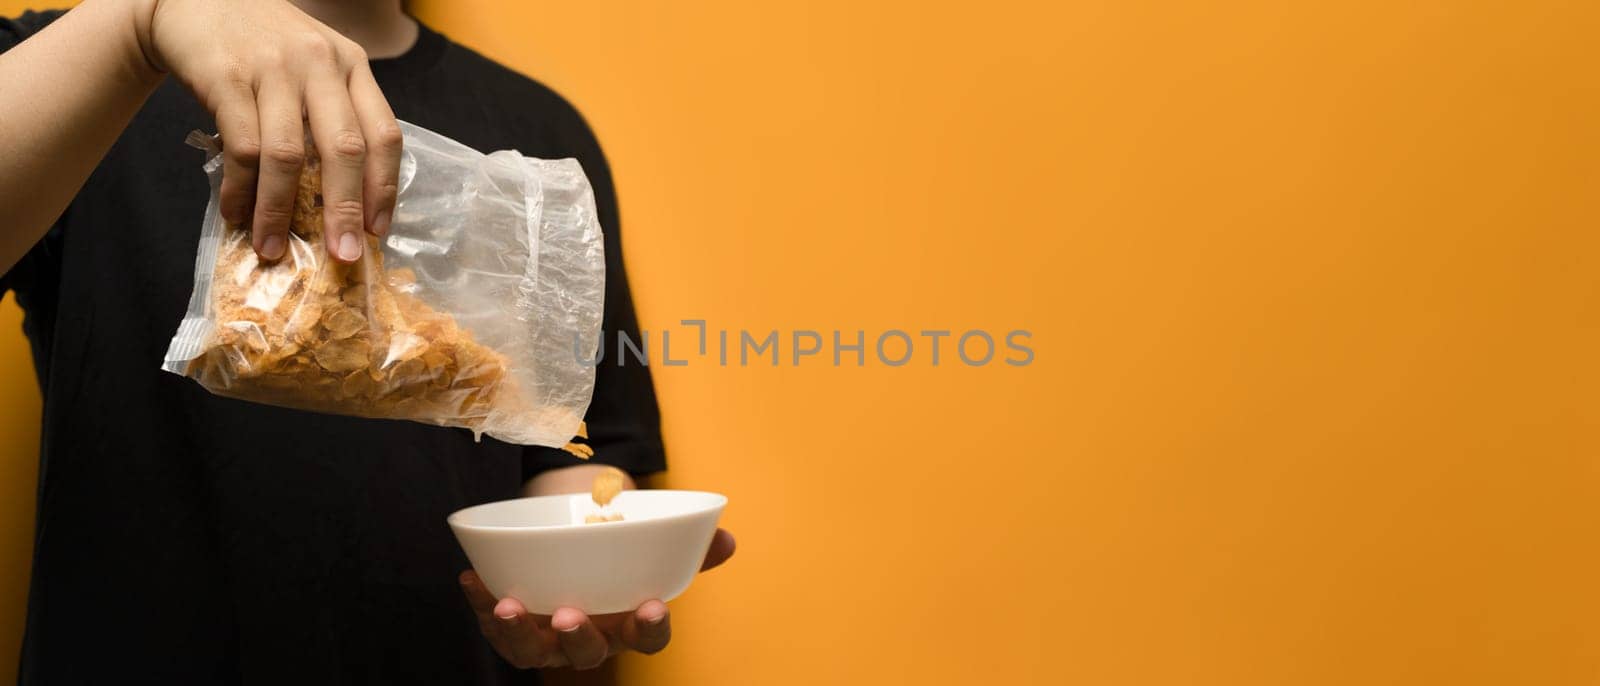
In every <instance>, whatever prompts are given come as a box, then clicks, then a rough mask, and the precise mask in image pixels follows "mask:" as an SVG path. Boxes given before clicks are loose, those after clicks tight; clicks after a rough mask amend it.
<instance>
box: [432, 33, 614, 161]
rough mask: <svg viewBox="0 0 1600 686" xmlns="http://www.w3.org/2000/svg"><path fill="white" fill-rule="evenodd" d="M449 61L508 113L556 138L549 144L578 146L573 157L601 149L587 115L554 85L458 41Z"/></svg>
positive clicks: (447, 56)
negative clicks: (472, 79)
mask: <svg viewBox="0 0 1600 686" xmlns="http://www.w3.org/2000/svg"><path fill="white" fill-rule="evenodd" d="M445 59H446V60H447V61H448V64H447V67H448V68H449V69H450V70H451V71H453V72H455V73H459V74H463V75H471V76H472V77H473V78H474V79H475V83H474V88H475V89H479V90H480V92H481V94H482V95H485V96H488V97H490V98H492V99H493V100H495V101H496V104H497V105H498V106H499V107H501V108H504V111H507V112H511V113H515V115H516V116H517V117H518V118H519V119H523V120H525V121H526V123H527V124H528V125H529V126H530V127H531V128H533V129H535V130H540V131H543V132H544V134H545V136H548V137H550V138H551V139H552V140H548V141H546V142H547V143H556V144H562V145H561V147H569V146H571V147H574V148H576V149H575V150H573V153H572V154H577V153H579V152H585V153H587V152H589V150H588V149H589V148H598V147H599V146H598V143H597V142H596V141H595V136H594V132H593V131H592V130H591V129H590V127H589V124H588V122H587V121H586V120H585V119H584V117H583V114H582V113H581V112H579V111H578V108H577V107H576V106H574V105H573V104H572V102H571V101H570V100H568V99H567V98H566V97H564V96H562V95H561V94H560V93H558V92H556V90H555V89H553V88H551V87H550V86H548V85H546V84H544V83H543V82H541V81H539V80H537V79H534V78H531V77H529V76H527V75H524V74H522V73H520V72H518V71H516V70H514V69H512V68H510V67H507V66H505V65H503V64H500V63H499V62H496V61H494V60H492V59H489V58H488V57H485V56H484V55H482V54H480V53H478V52H477V51H475V50H473V49H471V48H468V47H466V46H464V45H461V44H460V43H456V42H454V41H452V42H451V43H450V49H449V50H448V51H447V54H446V56H445Z"/></svg>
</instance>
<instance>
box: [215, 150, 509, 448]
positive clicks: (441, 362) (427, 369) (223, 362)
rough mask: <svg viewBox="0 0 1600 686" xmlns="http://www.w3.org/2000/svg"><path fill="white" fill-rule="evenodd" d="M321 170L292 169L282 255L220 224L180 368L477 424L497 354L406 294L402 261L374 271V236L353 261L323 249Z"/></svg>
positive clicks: (232, 381)
mask: <svg viewBox="0 0 1600 686" xmlns="http://www.w3.org/2000/svg"><path fill="white" fill-rule="evenodd" d="M321 178H322V175H321V173H320V171H319V164H318V162H317V161H316V160H312V161H310V162H308V163H307V164H306V166H305V168H304V169H303V170H302V171H301V173H300V187H299V190H298V192H297V193H296V197H295V205H294V213H293V216H292V218H291V220H290V224H289V231H290V235H289V236H288V237H287V238H288V240H289V250H288V251H286V254H285V255H284V257H283V258H282V259H280V260H277V261H276V262H262V261H260V260H259V259H258V258H257V257H256V253H255V250H254V249H253V248H252V246H251V241H250V227H249V225H248V224H246V225H240V226H229V227H228V233H227V235H226V236H225V238H224V240H223V241H222V242H221V244H220V245H219V246H218V249H217V261H216V267H215V271H214V272H213V274H214V275H215V276H214V280H213V282H212V287H211V294H210V302H209V303H208V307H209V314H210V316H211V319H212V320H213V321H215V322H218V325H217V326H216V328H215V330H214V333H213V334H212V337H211V340H209V341H207V344H206V346H205V348H204V352H202V353H201V354H200V355H199V356H197V357H195V358H194V359H193V360H192V361H190V362H189V367H188V370H187V373H188V375H189V376H192V377H194V378H195V379H196V380H198V381H199V382H200V383H201V384H203V385H205V386H206V387H208V388H214V389H217V390H219V391H223V392H225V393H226V394H227V395H231V396H234V397H240V398H244V399H247V400H254V401H258V402H264V403H269V404H276V405H284V406H289V407H298V408H303V409H309V410H317V411H325V412H333V413H338V414H351V415H359V416H366V417H387V418H395V419H417V420H421V421H426V422H430V423H435V424H449V425H456V426H465V427H467V428H470V429H473V430H474V431H478V430H480V429H481V427H482V424H483V422H484V419H485V418H486V417H488V416H489V413H490V410H491V408H492V407H493V405H494V404H495V402H496V399H497V398H498V397H500V396H502V395H514V394H511V393H510V392H509V391H508V390H507V387H508V386H509V384H510V380H509V378H508V376H507V369H508V368H509V364H508V362H507V360H506V358H505V357H504V356H502V355H501V354H499V353H498V352H496V351H494V350H492V349H490V348H488V347H486V346H484V345H482V344H480V343H478V342H476V341H474V340H473V337H472V334H471V333H470V332H468V331H467V330H465V329H462V328H461V327H460V326H458V325H457V324H456V322H455V320H454V319H453V318H451V317H450V316H449V315H446V314H443V313H440V312H438V311H436V310H434V309H433V308H431V307H429V306H428V305H427V304H425V303H423V302H422V301H421V300H420V299H418V298H417V297H416V296H414V295H412V294H411V293H410V292H409V291H410V290H412V289H413V288H414V286H413V284H414V283H415V281H416V277H415V275H414V274H412V273H411V272H410V271H409V270H394V271H392V272H387V271H385V269H384V266H383V251H382V246H381V244H380V243H379V242H378V239H377V238H376V237H373V236H367V237H366V238H367V247H366V250H365V251H364V253H363V257H362V260H361V261H360V262H358V263H356V264H351V265H345V264H341V263H339V262H337V261H335V260H332V259H330V258H329V256H328V254H327V251H326V249H324V248H323V245H324V243H323V224H322V221H323V220H322V206H321V205H322V203H321V197H322V196H321V194H320V191H321V188H320V187H321Z"/></svg>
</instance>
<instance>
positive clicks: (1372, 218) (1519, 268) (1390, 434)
mask: <svg viewBox="0 0 1600 686" xmlns="http://www.w3.org/2000/svg"><path fill="white" fill-rule="evenodd" d="M414 4H415V6H416V10H417V11H418V13H419V14H420V16H422V17H423V18H424V19H425V20H427V21H429V22H430V23H432V24H433V25H435V26H437V27H438V28H440V29H441V30H442V31H444V32H445V33H447V34H448V35H450V36H451V37H453V38H455V39H456V40H458V41H460V42H463V43H466V44H468V45H471V46H474V47H476V48H478V49H479V50H481V51H482V52H485V53H486V54H488V55H489V56H491V57H494V58H496V59H499V60H501V61H503V62H505V63H507V64H509V65H511V66H513V67H515V68H517V69H519V70H522V71H524V72H526V73H529V74H531V75H534V76H536V77H538V78H540V79H543V80H545V81H546V82H547V83H549V84H551V85H552V86H554V87H556V88H557V89H558V90H560V91H562V92H563V93H565V94H566V95H568V96H569V97H570V98H571V99H573V100H574V101H575V102H576V103H577V104H578V105H579V107H580V108H582V109H583V110H584V112H585V113H586V114H587V115H588V117H589V118H590V121H591V123H592V124H593V125H594V127H595V128H596V130H597V131H598V133H599V135H600V138H601V140H602V142H603V143H604V144H605V146H606V148H607V152H608V154H609V156H610V159H611V161H612V164H613V166H614V168H615V171H616V177H617V182H618V187H619V192H620V194H621V198H622V208H623V215H624V223H625V231H624V237H625V243H626V250H627V257H628V264H629V268H630V270H631V271H632V276H633V280H634V286H635V290H636V293H635V295H636V298H637V300H638V304H639V308H640V313H641V317H642V319H643V324H644V326H645V327H646V328H647V329H651V330H654V331H661V330H665V329H672V330H674V336H675V338H676V337H678V336H683V337H684V338H682V339H681V340H683V341H684V342H685V343H687V341H688V338H687V335H688V333H689V332H687V331H686V332H683V333H678V331H679V330H680V329H681V328H682V327H679V326H677V324H676V323H677V321H678V320H679V319H683V318H704V319H706V320H708V321H709V322H710V326H711V327H712V328H713V330H715V329H718V328H726V329H734V330H736V329H740V328H746V329H751V330H755V331H760V332H764V331H767V330H772V329H778V330H780V331H784V332H787V331H792V330H794V329H817V330H821V331H823V332H830V331H832V330H834V329H841V330H844V331H847V332H853V331H855V330H857V329H865V330H867V331H868V332H869V334H868V335H869V336H871V335H875V334H876V333H879V332H882V331H885V330H888V329H892V328H900V329H906V330H911V331H916V330H919V329H933V328H943V329H954V330H957V331H963V330H967V329H984V330H987V331H990V332H991V333H997V334H1003V333H1004V332H1005V331H1008V330H1010V329H1014V328H1021V329H1028V330H1031V331H1032V332H1033V338H1032V341H1031V342H1032V345H1033V347H1034V349H1035V350H1036V352H1037V358H1036V361H1035V362H1034V363H1033V364H1032V365H1030V366H1027V367H1021V368H1015V367H1009V366H1006V365H1003V364H999V363H991V364H990V365H989V366H986V367H981V368H970V367H966V366H964V365H961V364H959V363H957V362H955V361H954V360H953V359H952V358H950V357H949V354H950V350H949V349H948V348H946V349H945V350H944V351H943V352H944V354H945V356H946V357H945V359H944V360H943V361H942V364H941V365H940V366H939V367H933V366H931V365H929V364H928V360H927V357H926V351H925V349H919V351H918V357H917V359H916V361H915V362H913V363H912V364H910V365H908V366H906V367H900V368H889V367H885V366H882V365H879V364H870V365H868V366H867V367H865V368H855V367H845V368H838V369H835V368H833V367H831V366H830V365H829V364H827V363H828V362H830V361H831V360H829V359H828V354H827V353H826V352H825V353H824V355H822V356H819V357H818V358H817V359H820V360H821V361H822V363H820V364H818V363H812V364H806V365H802V366H801V367H799V368H794V367H788V366H784V367H779V368H771V367H766V366H752V367H749V368H738V367H729V368H721V367H718V366H716V365H715V364H713V363H710V362H709V361H707V360H694V361H692V362H691V364H690V365H689V366H687V367H676V368H660V367H658V369H657V373H656V379H657V383H658V387H659V390H660V393H661V402H662V406H663V410H664V416H665V429H666V433H667V440H668V447H669V451H670V453H671V459H672V465H673V467H672V472H671V474H670V475H669V477H668V478H667V479H666V482H667V484H669V485H671V486H678V487H692V488H704V489H713V490H719V491H723V492H726V493H728V494H729V495H730V497H731V498H732V504H731V506H730V508H729V510H728V512H727V516H726V521H725V524H726V525H727V526H728V527H729V528H730V529H732V530H733V531H734V532H735V533H736V534H737V535H738V536H739V540H740V552H739V555H738V556H737V557H736V558H735V559H734V560H733V561H732V562H731V563H730V564H729V565H728V566H727V567H726V568H725V569H722V570H718V571H716V572H713V573H711V574H709V575H707V576H705V577H704V578H702V579H701V580H700V581H699V582H698V583H697V584H696V586H695V587H694V588H692V589H691V590H690V591H689V592H688V593H687V594H686V595H685V596H684V597H683V598H682V599H680V600H678V601H676V602H674V604H673V611H674V617H675V627H674V628H675V640H674V643H673V645H672V647H671V648H670V649H668V650H667V651H666V652H665V653H663V654H661V655H659V656H656V657H653V658H632V657H630V658H627V659H625V660H623V662H622V664H621V667H620V672H621V674H622V676H623V677H624V678H625V679H627V678H628V677H648V678H647V679H643V678H641V679H635V680H636V681H641V682H644V681H647V682H648V683H655V684H756V683H759V684H789V683H794V684H802V683H804V684H810V683H815V682H816V681H817V680H819V679H821V680H827V681H834V682H841V683H908V682H909V683H941V684H942V683H950V684H955V683H1043V682H1055V683H1061V682H1066V683H1092V684H1173V683H1182V684H1217V685H1224V684H1227V685H1237V684H1262V685H1266V684H1330V685H1331V684H1340V685H1343V684H1422V683H1426V684H1453V685H1454V684H1477V683H1482V684H1506V683H1538V684H1592V683H1596V681H1600V592H1597V590H1596V587H1597V584H1596V582H1595V580H1596V579H1597V578H1600V557H1597V555H1596V541H1597V538H1600V410H1597V407H1600V393H1597V391H1596V389H1600V364H1597V362H1596V360H1600V233H1597V231H1596V226H1595V218H1596V216H1597V214H1600V125H1597V122H1600V87H1597V85H1596V83H1597V81H1596V79H1595V65H1596V64H1600V50H1597V48H1596V45H1600V44H1597V43H1596V42H1595V40H1594V38H1595V36H1597V35H1600V7H1597V6H1595V5H1593V4H1589V3H1570V2H1546V1H1539V2H1417V3H1392V2H1343V3H1331V2H1329V3H1283V2H1222V3H1217V2H1189V3H1174V2H1165V3H1163V2H1128V3H1046V2H1034V3H1019V2H1009V1H1006V0H1000V1H998V2H989V3H980V4H973V3H951V2H876V3H862V2H845V1H842V0H838V1H834V0H829V1H819V2H809V3H791V2H782V3H764V2H748V1H739V2H735V1H731V0H729V1H720V2H712V1H701V0H695V1H689V2H680V3H666V2H642V1H641V2H613V1H599V0H595V1H590V2H538V3H525V2H495V1H490V0H452V1H450V2H443V1H439V0H435V1H431V2H417V3H414ZM20 6H21V4H20V3H17V2H0V10H3V11H5V12H8V13H11V12H15V11H16V10H17V8H19V7H20ZM4 317H5V318H6V319H5V321H3V322H0V327H3V329H4V333H5V337H4V338H3V340H0V346H4V349H3V351H0V362H3V364H5V365H6V368H5V370H4V372H3V373H4V374H5V377H4V378H6V379H8V380H10V383H7V384H6V385H5V394H6V397H5V398H4V400H3V402H4V403H5V405H4V412H3V416H4V417H5V419H4V422H5V423H4V424H3V428H4V430H5V431H6V435H5V436H4V437H3V444H4V445H5V446H7V447H6V449H5V450H6V453H7V454H6V456H5V459H4V460H0V464H3V465H4V469H5V470H6V473H5V474H4V475H3V476H0V483H3V484H5V485H4V486H3V488H4V489H6V491H5V493H4V497H3V498H0V502H4V503H5V505H4V506H5V507H6V508H7V510H6V511H4V512H0V517H5V518H6V521H10V522H12V523H13V524H14V526H13V527H11V528H10V529H8V530H7V531H6V533H5V538H4V539H3V543H4V549H3V551H0V565H3V568H0V579H3V580H4V581H5V583H4V584H0V591H3V593H0V617H4V618H5V621H4V623H3V624H0V628H3V629H4V634H3V635H0V639H3V643H0V653H3V654H4V655H5V657H6V659H7V660H9V659H10V658H11V656H12V655H13V654H14V653H15V645H16V641H17V630H18V628H19V627H20V624H21V616H22V615H21V611H22V605H21V600H22V598H23V586H24V583H25V576H26V554H27V545H28V541H29V540H30V536H31V526H30V521H31V499H32V493H33V491H32V489H33V480H32V476H31V475H32V470H33V460H34V459H35V450H34V447H35V445H36V433H35V430H34V428H33V427H34V426H35V423H36V421H37V415H38V400H37V398H36V396H35V393H34V390H33V388H32V377H31V372H30V370H29V367H28V360H27V357H26V353H25V348H24V344H23V341H22V338H21V336H20V335H18V334H17V333H16V331H17V327H16V321H15V313H14V309H13V308H12V306H11V305H9V304H8V305H6V310H5V312H4ZM919 342H921V341H919ZM947 343H948V342H947ZM677 345H678V344H677V343H676V342H675V348H674V356H675V357H679V356H682V355H680V354H679V352H678V351H679V350H680V348H678V347H676V346H677ZM685 349H686V347H685ZM785 351H786V352H787V343H785ZM869 354H870V351H869ZM812 362H814V361H812ZM6 666H8V665H0V668H4V667H6ZM0 673H5V672H4V671H0Z"/></svg>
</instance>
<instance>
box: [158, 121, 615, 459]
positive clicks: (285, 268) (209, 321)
mask: <svg viewBox="0 0 1600 686" xmlns="http://www.w3.org/2000/svg"><path fill="white" fill-rule="evenodd" d="M401 128H402V129H403V130H404V134H405V146H404V156H403V159H402V164H401V173H400V192H399V200H398V202H397V203H396V206H395V212H394V215H393V219H392V224H391V229H390V231H389V233H388V235H387V236H385V237H384V238H383V239H381V240H380V239H378V238H375V237H371V236H369V237H368V244H367V250H366V251H364V254H363V257H362V259H361V261H359V262H357V263H356V264H352V265H348V266H347V265H343V264H340V263H338V262H336V261H334V260H332V259H330V258H329V256H328V254H327V250H326V248H324V247H323V245H324V244H323V236H322V207H321V195H320V193H319V192H318V191H319V189H320V180H321V175H320V173H319V171H318V162H317V160H315V159H313V160H311V161H309V162H308V163H307V165H306V168H305V170H304V171H303V172H302V174H301V179H300V189H299V193H298V195H297V199H296V205H295V210H294V218H293V220H292V221H291V225H290V226H291V230H290V236H289V249H288V251H287V252H286V254H285V256H284V257H283V258H282V259H280V260H278V261H276V262H273V263H266V262H261V261H258V259H257V257H256V255H255V251H254V250H253V248H252V244H251V240H250V230H249V228H248V227H241V226H228V225H227V224H226V222H224V221H223V220H222V217H221V215H220V213H219V210H218V190H219V188H220V184H221V179H222V160H221V157H220V154H218V153H219V152H220V150H219V149H218V147H217V145H216V143H215V141H214V140H213V139H211V138H210V137H208V136H204V135H202V134H199V133H198V132H196V134H191V136H190V143H191V144H194V145H196V146H197V147H203V148H205V149H207V150H209V151H210V152H212V153H213V154H212V155H211V157H210V159H209V160H208V161H207V162H206V165H205V170H206V173H207V174H208V175H209V176H210V178H211V203H210V205H209V206H207V208H206V215H205V224H204V227H203V229H202V232H201V235H200V248H199V254H198V256H197V257H196V259H195V277H194V293H193V295H192V296H191V297H190V300H189V309H188V313H187V314H186V315H185V317H184V319H183V322H182V323H181V324H179V326H178V331H177V334H176V335H174V336H173V338H172V343H171V345H170V346H169V348H168V350H167V355H166V359H165V361H164V363H163V364H162V368H163V369H165V370H167V371H170V372H173V373H176V374H181V375H184V376H188V377H190V378H192V379H194V380H195V381H198V382H199V383H200V384H201V385H202V386H204V387H205V388H207V389H208V390H210V391H211V392H213V393H216V394H218V395H223V396H228V397H233V398H240V399H244V400H251V401H256V402H262V403H267V404H271V405H279V406H283V407H292V408H298V409H305V410H313V411H320V412H330V413H336V414H347V415H356V416H363V417H380V418H390V419H410V420H415V421H419V422H426V423H429V424H438V425H442V426H456V427H464V428H467V429H470V430H472V431H473V432H474V434H475V435H481V434H488V435H490V436H493V437H495V438H497V439H500V440H504V441H507V442H511V443H519V444H525V445H544V446H561V445H563V444H565V443H566V442H567V441H569V440H571V438H572V436H573V435H574V434H576V433H577V432H578V428H579V421H580V420H581V419H582V418H583V415H584V413H585V412H586V411H587V409H588V406H589V401H590V396H591V394H592V393H593V390H594V371H595V370H594V366H593V364H592V363H590V364H584V363H583V360H593V359H594V352H595V349H596V346H597V345H598V344H599V336H600V318H601V314H602V311H603V307H604V294H605V259H604V246H603V242H602V240H601V229H600V225H599V222H598V220H597V217H596V216H595V206H594V193H593V190H592V189H591V188H590V186H589V181H588V179H587V178H586V177H585V176H584V174H583V169H582V168H581V167H580V166H579V164H578V162H577V161H576V160H571V159H565V160H540V159H534V158H531V157H524V156H522V155H521V154H518V153H517V152H515V151H509V150H508V151H500V152H496V153H492V154H489V155H484V154H482V153H479V152H478V151H476V150H473V149H471V148H468V147H467V146H465V145H462V144H460V143H457V142H456V141H453V140H450V139H448V138H445V137H444V136H441V135H439V134H437V133H434V132H432V131H428V130H426V129H423V128H421V127H418V126H415V125H412V124H409V123H406V122H401ZM308 152H309V151H308Z"/></svg>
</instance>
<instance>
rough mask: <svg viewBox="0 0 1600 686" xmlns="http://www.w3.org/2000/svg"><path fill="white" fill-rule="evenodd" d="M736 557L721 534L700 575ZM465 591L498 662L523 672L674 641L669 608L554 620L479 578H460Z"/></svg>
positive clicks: (656, 604) (653, 604)
mask: <svg viewBox="0 0 1600 686" xmlns="http://www.w3.org/2000/svg"><path fill="white" fill-rule="evenodd" d="M732 555H733V536H732V535H731V534H729V533H728V532H726V531H723V530H722V529H717V533H716V535H715V536H714V537H713V538H712V539H711V548H710V549H709V550H707V551H706V559H705V562H704V563H703V564H702V565H701V566H700V571H702V572H703V571H705V570H707V569H711V568H712V567H715V566H717V565H720V564H722V563H723V562H725V561H727V559H728V558H729V557H730V556H732ZM461 591H462V592H463V593H465V594H466V595H467V602H468V603H470V604H471V605H472V610H473V612H475V613H477V615H478V628H479V629H480V630H481V631H483V636H484V638H487V639H489V643H490V644H491V645H493V646H494V649H495V652H498V653H500V657H503V658H505V660H506V661H507V662H510V663H511V664H512V665H514V666H516V667H518V668H520V669H530V668H534V667H564V666H571V667H573V668H574V669H591V668H594V667H598V666H600V663H602V662H605V661H606V658H608V657H611V656H612V655H616V654H617V653H620V652H622V651H624V650H634V651H638V652H641V653H644V654H646V655H648V654H651V653H655V652H658V651H660V650H661V649H662V648H665V647H667V641H669V640H671V639H672V625H671V620H670V619H669V618H668V616H667V604H666V603H663V602H661V601H659V600H650V601H646V602H645V603H644V604H643V605H640V606H639V607H638V609H636V610H634V611H633V612H619V613H616V614H607V615H594V616H592V617H591V616H588V615H585V614H584V613H583V612H580V611H578V610H575V609H572V608H570V607H564V608H561V609H558V610H556V612H555V614H553V615H535V614H531V613H529V612H528V611H527V610H526V609H525V608H523V607H522V603H519V602H517V600H516V599H515V598H501V599H499V600H496V599H495V597H494V595H493V594H492V593H490V592H489V589H488V588H487V587H485V586H484V585H483V580H482V579H479V578H478V575H477V573H475V572H473V571H472V570H467V571H465V572H462V573H461Z"/></svg>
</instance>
